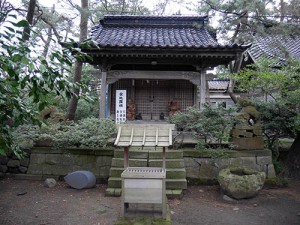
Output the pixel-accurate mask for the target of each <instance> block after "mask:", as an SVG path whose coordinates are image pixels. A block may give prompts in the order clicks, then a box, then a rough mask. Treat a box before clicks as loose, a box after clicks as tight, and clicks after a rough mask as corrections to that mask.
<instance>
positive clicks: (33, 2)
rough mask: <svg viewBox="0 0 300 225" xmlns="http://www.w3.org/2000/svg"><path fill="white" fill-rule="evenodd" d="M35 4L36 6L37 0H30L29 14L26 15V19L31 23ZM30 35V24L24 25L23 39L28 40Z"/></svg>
mask: <svg viewBox="0 0 300 225" xmlns="http://www.w3.org/2000/svg"><path fill="white" fill-rule="evenodd" d="M35 6H36V0H30V1H29V5H28V11H27V16H26V20H27V21H28V23H29V24H30V25H31V24H32V23H33V16H34V9H35ZM29 37H30V26H26V27H24V30H23V34H22V39H23V41H28V40H29Z"/></svg>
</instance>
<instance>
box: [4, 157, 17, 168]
mask: <svg viewBox="0 0 300 225" xmlns="http://www.w3.org/2000/svg"><path fill="white" fill-rule="evenodd" d="M7 166H8V167H12V168H15V167H19V166H20V161H19V160H17V159H10V160H9V161H8V163H7Z"/></svg>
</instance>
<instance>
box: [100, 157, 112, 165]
mask: <svg viewBox="0 0 300 225" xmlns="http://www.w3.org/2000/svg"><path fill="white" fill-rule="evenodd" d="M111 160H112V157H111V156H102V164H101V165H103V166H110V165H111Z"/></svg>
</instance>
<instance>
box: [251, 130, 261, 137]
mask: <svg viewBox="0 0 300 225" xmlns="http://www.w3.org/2000/svg"><path fill="white" fill-rule="evenodd" d="M253 134H254V135H255V136H262V135H263V132H262V129H254V130H253Z"/></svg>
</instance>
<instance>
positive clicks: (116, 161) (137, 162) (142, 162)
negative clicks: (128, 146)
mask: <svg viewBox="0 0 300 225" xmlns="http://www.w3.org/2000/svg"><path fill="white" fill-rule="evenodd" d="M129 166H132V167H147V166H148V160H147V159H129ZM111 167H118V168H120V167H121V168H122V167H124V159H123V158H113V159H112V161H111Z"/></svg>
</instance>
